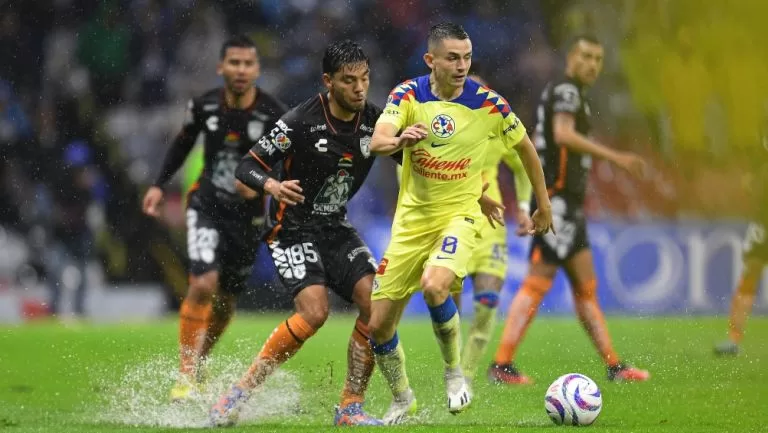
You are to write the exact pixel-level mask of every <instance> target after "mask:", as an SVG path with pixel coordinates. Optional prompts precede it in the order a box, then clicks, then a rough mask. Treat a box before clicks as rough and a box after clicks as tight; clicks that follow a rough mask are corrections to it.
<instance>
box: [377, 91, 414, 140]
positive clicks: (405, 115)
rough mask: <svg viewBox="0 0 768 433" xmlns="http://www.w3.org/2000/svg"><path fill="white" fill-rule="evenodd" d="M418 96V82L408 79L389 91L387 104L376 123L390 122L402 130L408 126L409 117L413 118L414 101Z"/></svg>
mask: <svg viewBox="0 0 768 433" xmlns="http://www.w3.org/2000/svg"><path fill="white" fill-rule="evenodd" d="M415 98H416V82H415V81H413V80H409V81H406V82H404V83H402V84H400V85H398V86H397V87H395V88H394V89H392V92H390V93H389V97H388V98H387V105H386V106H384V111H383V112H382V113H381V116H379V119H378V120H377V121H376V124H379V123H390V124H392V125H394V126H395V128H397V130H398V131H399V130H401V129H403V128H404V127H406V126H408V123H409V119H411V118H412V115H411V112H412V111H413V102H414V100H415Z"/></svg>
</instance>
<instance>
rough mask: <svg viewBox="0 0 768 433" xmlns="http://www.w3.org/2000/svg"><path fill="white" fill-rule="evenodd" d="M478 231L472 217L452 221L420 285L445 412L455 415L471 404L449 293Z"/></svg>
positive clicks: (455, 286)
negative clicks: (441, 372)
mask: <svg viewBox="0 0 768 433" xmlns="http://www.w3.org/2000/svg"><path fill="white" fill-rule="evenodd" d="M478 234H479V233H478V228H477V227H476V225H475V222H474V221H473V220H472V219H471V218H464V217H459V218H455V219H453V220H451V221H450V222H449V224H448V226H447V227H446V228H445V229H444V230H443V231H442V233H441V235H440V237H439V238H438V239H437V242H436V243H435V244H434V245H433V248H432V251H431V252H430V255H429V259H428V260H427V263H426V267H425V269H424V272H423V273H422V275H421V281H420V286H421V289H422V291H423V292H424V300H425V301H426V303H427V307H428V308H429V314H430V317H431V318H432V329H433V331H434V333H435V337H436V338H437V342H438V345H439V346H440V352H441V354H442V356H443V362H444V363H445V384H446V393H447V396H448V410H449V411H450V412H451V413H458V412H461V411H462V410H464V409H465V408H466V407H468V406H469V405H470V403H471V401H472V396H471V393H470V390H469V384H468V383H467V380H466V378H465V377H464V373H463V372H462V370H461V365H460V363H461V321H460V318H459V311H458V308H457V307H456V303H455V302H454V301H453V298H452V297H451V293H456V292H460V291H461V288H462V281H463V278H464V277H465V276H466V275H467V266H468V265H469V262H470V260H471V258H472V253H473V252H474V251H475V247H476V245H477V240H478Z"/></svg>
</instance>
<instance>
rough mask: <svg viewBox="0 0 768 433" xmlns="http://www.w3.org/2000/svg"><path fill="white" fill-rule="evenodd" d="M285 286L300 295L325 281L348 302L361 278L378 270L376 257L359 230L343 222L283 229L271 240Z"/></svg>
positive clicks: (326, 284) (277, 267)
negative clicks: (321, 227)
mask: <svg viewBox="0 0 768 433" xmlns="http://www.w3.org/2000/svg"><path fill="white" fill-rule="evenodd" d="M269 249H270V251H271V252H272V260H273V262H274V263H275V268H276V270H277V273H278V275H280V280H281V281H282V283H283V286H284V287H285V288H286V289H287V290H289V291H290V292H291V295H292V296H294V297H295V296H296V295H298V294H299V292H301V291H302V290H304V289H305V288H306V287H309V286H312V285H322V286H325V287H328V288H329V289H331V290H333V291H334V292H335V293H336V294H337V295H339V296H341V297H342V298H343V299H344V300H346V301H347V302H352V293H353V291H354V288H355V284H357V282H358V281H360V279H362V278H363V277H365V276H367V275H373V274H375V273H376V266H377V263H376V260H375V259H374V258H373V255H372V254H371V251H370V250H369V249H368V247H367V246H366V245H365V242H363V240H362V239H360V236H359V235H358V234H357V231H356V230H355V229H354V228H352V227H351V226H349V225H346V224H339V225H336V226H331V227H324V228H323V229H322V230H317V229H314V230H306V231H299V230H282V231H280V232H278V234H277V236H276V237H275V239H273V240H272V241H271V242H270V243H269Z"/></svg>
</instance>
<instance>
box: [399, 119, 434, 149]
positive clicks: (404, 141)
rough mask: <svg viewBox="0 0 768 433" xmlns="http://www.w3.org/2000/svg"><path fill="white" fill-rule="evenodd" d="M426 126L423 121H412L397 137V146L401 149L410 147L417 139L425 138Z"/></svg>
mask: <svg viewBox="0 0 768 433" xmlns="http://www.w3.org/2000/svg"><path fill="white" fill-rule="evenodd" d="M427 134H428V131H427V126H426V125H424V124H423V123H414V124H413V125H411V126H409V127H407V128H405V129H404V130H403V132H401V133H400V135H399V136H398V137H397V139H398V140H397V147H398V149H402V148H403V147H410V146H413V145H414V144H416V143H418V142H419V141H421V140H423V139H425V138H427Z"/></svg>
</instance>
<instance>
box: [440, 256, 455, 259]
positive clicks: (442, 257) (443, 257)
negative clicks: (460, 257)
mask: <svg viewBox="0 0 768 433" xmlns="http://www.w3.org/2000/svg"><path fill="white" fill-rule="evenodd" d="M437 260H453V257H446V256H437Z"/></svg>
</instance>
